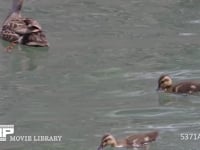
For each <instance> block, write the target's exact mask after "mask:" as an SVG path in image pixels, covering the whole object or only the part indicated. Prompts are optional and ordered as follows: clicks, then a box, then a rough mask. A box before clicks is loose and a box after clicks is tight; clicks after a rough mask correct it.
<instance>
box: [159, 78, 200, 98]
mask: <svg viewBox="0 0 200 150" xmlns="http://www.w3.org/2000/svg"><path fill="white" fill-rule="evenodd" d="M157 90H162V91H164V92H168V93H179V94H184V93H185V94H193V93H195V92H200V83H196V82H190V81H186V82H181V83H178V84H175V85H173V82H172V79H171V77H170V76H168V75H161V76H160V78H159V79H158V88H157Z"/></svg>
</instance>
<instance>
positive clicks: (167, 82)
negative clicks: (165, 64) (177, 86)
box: [157, 75, 172, 90]
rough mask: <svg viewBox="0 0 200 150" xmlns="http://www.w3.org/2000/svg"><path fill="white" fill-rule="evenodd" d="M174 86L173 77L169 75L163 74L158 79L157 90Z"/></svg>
mask: <svg viewBox="0 0 200 150" xmlns="http://www.w3.org/2000/svg"><path fill="white" fill-rule="evenodd" d="M171 86H172V79H171V77H170V76H168V75H161V76H160V78H159V79H158V88H157V90H167V89H168V88H170V87H171Z"/></svg>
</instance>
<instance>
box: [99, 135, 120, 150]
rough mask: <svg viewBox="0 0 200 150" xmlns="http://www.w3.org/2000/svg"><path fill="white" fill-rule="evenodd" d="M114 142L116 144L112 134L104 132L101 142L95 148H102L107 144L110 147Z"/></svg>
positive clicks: (101, 149)
mask: <svg viewBox="0 0 200 150" xmlns="http://www.w3.org/2000/svg"><path fill="white" fill-rule="evenodd" d="M116 144H117V142H116V139H115V138H114V136H112V135H111V134H105V135H104V136H103V137H102V138H101V143H100V145H99V147H98V149H97V150H103V148H104V147H106V146H109V145H110V146H111V147H115V146H116Z"/></svg>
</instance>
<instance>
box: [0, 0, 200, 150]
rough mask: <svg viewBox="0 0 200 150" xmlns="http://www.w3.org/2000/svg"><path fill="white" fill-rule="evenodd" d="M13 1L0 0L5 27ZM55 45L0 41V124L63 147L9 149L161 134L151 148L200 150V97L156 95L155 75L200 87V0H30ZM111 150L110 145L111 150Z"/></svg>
mask: <svg viewBox="0 0 200 150" xmlns="http://www.w3.org/2000/svg"><path fill="white" fill-rule="evenodd" d="M10 6H11V0H10V1H8V0H2V1H1V5H0V12H1V13H0V18H1V21H3V19H4V18H5V16H6V15H7V12H8V10H9V8H10ZM23 14H24V15H26V16H29V17H33V18H36V19H37V20H38V21H39V22H40V23H41V24H42V26H43V28H44V30H45V32H46V34H47V37H48V39H49V42H50V48H49V49H45V48H31V47H26V46H16V47H15V48H14V49H13V51H12V52H11V53H7V52H5V51H4V47H5V46H6V45H8V43H7V42H5V41H1V44H0V49H1V50H0V95H1V97H0V124H14V125H15V135H16V136H20V135H30V136H34V135H36V136H42V135H61V136H62V141H61V142H2V143H1V148H2V149H6V150H27V149H29V150H44V149H45V150H68V149H69V150H96V148H97V146H98V145H99V143H100V139H101V136H102V135H103V134H104V133H108V132H110V133H112V134H113V135H115V136H116V137H123V136H127V135H129V134H132V133H142V132H147V131H152V130H158V131H159V133H160V135H159V138H158V140H157V141H156V142H154V143H152V144H151V147H150V149H152V150H174V149H176V150H198V149H199V146H200V141H199V140H187V141H183V140H181V137H180V136H181V134H182V133H185V132H187V133H196V134H198V133H200V130H199V129H200V117H199V116H200V97H199V96H182V95H173V94H164V93H157V92H156V90H155V89H156V87H157V79H158V78H159V76H160V75H161V74H163V73H167V74H170V75H171V76H172V78H173V79H174V80H175V82H178V81H180V80H187V79H191V80H197V81H200V67H199V64H200V59H199V58H200V42H199V40H200V1H199V0H167V1H166V0H56V1H55V0H41V1H36V0H27V1H25V4H24V9H23ZM108 149H109V148H108Z"/></svg>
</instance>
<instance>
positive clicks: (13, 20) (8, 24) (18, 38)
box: [0, 0, 49, 47]
mask: <svg viewBox="0 0 200 150" xmlns="http://www.w3.org/2000/svg"><path fill="white" fill-rule="evenodd" d="M23 1H24V0H13V5H12V9H11V10H10V12H9V14H8V16H7V17H6V19H5V20H4V22H3V26H2V29H1V32H0V37H1V38H2V39H4V40H6V41H9V42H11V44H13V45H15V44H23V45H28V46H39V47H48V46H49V43H48V41H47V38H46V36H45V34H44V32H43V30H42V27H41V25H40V24H39V23H38V21H37V20H34V19H31V18H26V17H23V16H22V15H21V9H22V5H23Z"/></svg>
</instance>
